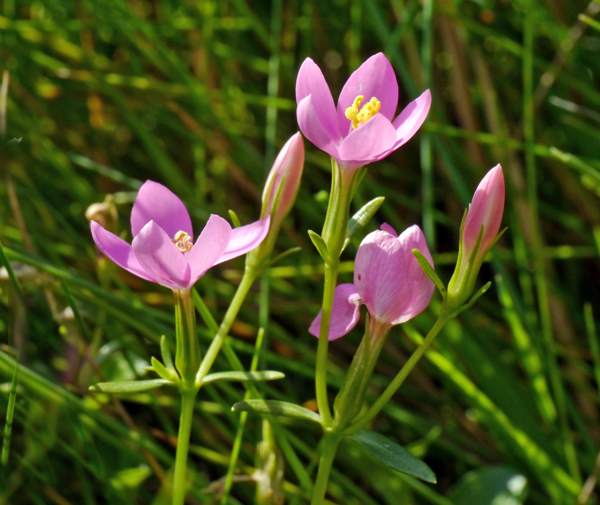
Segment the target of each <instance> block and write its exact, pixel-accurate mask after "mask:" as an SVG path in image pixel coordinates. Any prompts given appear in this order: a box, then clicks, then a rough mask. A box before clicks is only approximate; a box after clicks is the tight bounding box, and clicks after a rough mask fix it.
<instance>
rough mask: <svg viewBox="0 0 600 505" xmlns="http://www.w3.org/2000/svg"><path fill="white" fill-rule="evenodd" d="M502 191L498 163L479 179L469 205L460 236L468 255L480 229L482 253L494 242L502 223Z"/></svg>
mask: <svg viewBox="0 0 600 505" xmlns="http://www.w3.org/2000/svg"><path fill="white" fill-rule="evenodd" d="M504 193H505V188H504V174H503V173H502V166H501V165H499V164H498V165H496V166H495V167H494V168H492V169H491V170H490V171H489V172H488V173H487V174H486V175H485V177H484V178H483V179H481V182H480V183H479V186H477V189H476V190H475V194H474V195H473V200H472V201H471V204H470V205H469V210H468V211H467V217H466V218H465V224H464V229H463V237H462V245H463V246H464V251H465V254H467V255H468V254H469V252H470V251H471V250H472V249H473V247H475V244H476V243H477V238H478V237H479V233H480V232H481V231H483V234H482V236H481V245H480V249H481V251H482V252H483V254H485V252H487V251H488V249H489V248H490V246H491V245H492V244H493V243H494V240H495V239H496V235H498V232H499V231H500V224H501V223H502V214H503V212H504Z"/></svg>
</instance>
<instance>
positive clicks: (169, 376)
mask: <svg viewBox="0 0 600 505" xmlns="http://www.w3.org/2000/svg"><path fill="white" fill-rule="evenodd" d="M150 365H152V366H151V368H152V370H154V371H155V372H156V373H157V374H158V375H160V376H161V377H162V378H163V379H165V380H168V381H169V382H178V381H179V377H178V375H177V373H176V372H175V370H173V369H172V368H167V367H166V366H165V365H163V364H162V363H161V362H160V361H158V360H157V359H156V358H155V357H154V356H152V357H151V358H150Z"/></svg>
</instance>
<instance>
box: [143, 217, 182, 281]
mask: <svg viewBox="0 0 600 505" xmlns="http://www.w3.org/2000/svg"><path fill="white" fill-rule="evenodd" d="M131 247H132V248H133V252H134V253H135V256H136V258H137V259H138V261H139V262H140V264H141V265H142V267H144V269H145V270H146V271H147V272H150V273H151V274H152V275H153V276H154V277H155V278H156V279H157V280H156V282H158V283H159V284H162V285H163V286H166V287H169V288H173V289H183V288H187V287H188V284H189V280H190V266H189V264H188V262H187V260H186V258H185V256H184V255H183V253H181V251H179V249H177V247H175V244H173V241H172V240H171V237H169V235H167V234H166V232H165V231H164V230H163V229H162V228H161V227H160V226H159V225H158V224H157V223H156V222H154V221H149V222H148V223H146V225H145V226H144V227H143V228H142V229H141V230H140V232H139V233H138V234H137V235H136V236H135V238H134V239H133V242H132V244H131Z"/></svg>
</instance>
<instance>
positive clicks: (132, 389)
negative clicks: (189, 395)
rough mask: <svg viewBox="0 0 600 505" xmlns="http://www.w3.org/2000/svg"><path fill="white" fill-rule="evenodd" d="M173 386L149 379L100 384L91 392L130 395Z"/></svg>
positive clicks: (91, 388) (165, 381)
mask: <svg viewBox="0 0 600 505" xmlns="http://www.w3.org/2000/svg"><path fill="white" fill-rule="evenodd" d="M167 384H171V381H168V380H165V379H149V380H141V381H120V382H99V383H98V384H94V385H93V386H90V391H98V392H101V393H110V394H130V393H141V392H143V391H150V390H152V389H156V388H159V387H161V386H165V385H167Z"/></svg>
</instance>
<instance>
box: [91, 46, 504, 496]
mask: <svg viewBox="0 0 600 505" xmlns="http://www.w3.org/2000/svg"><path fill="white" fill-rule="evenodd" d="M296 100H297V120H298V125H299V128H300V131H301V132H302V134H303V135H304V136H305V137H306V138H308V139H309V140H310V141H311V142H312V143H313V144H314V145H315V146H317V147H318V148H319V149H321V150H323V151H324V152H325V153H327V154H328V155H329V156H330V157H331V158H332V189H331V193H330V196H329V205H328V208H327V213H326V215H325V219H324V224H323V230H322V232H321V234H320V235H319V234H317V233H316V232H313V231H310V232H309V233H310V236H311V239H312V241H313V243H314V244H315V246H316V248H317V250H318V252H319V254H320V256H321V258H322V259H323V269H324V283H323V300H322V304H321V311H320V312H319V314H318V315H317V317H316V318H315V319H314V320H313V322H312V324H311V325H310V327H309V332H310V333H311V334H312V335H314V336H315V337H318V339H319V340H318V348H317V357H316V371H315V392H316V399H317V405H318V410H319V413H318V414H316V413H314V412H310V411H307V410H306V409H304V408H303V407H300V406H298V405H292V406H289V404H288V405H287V406H282V404H283V403H285V402H278V403H277V405H276V408H275V407H273V408H275V410H277V411H281V412H282V413H283V414H282V415H290V416H292V417H294V416H298V417H300V418H302V419H304V420H306V419H309V420H311V421H315V419H316V422H318V423H320V424H321V425H322V427H323V432H324V434H325V435H324V440H323V444H322V452H323V453H325V452H326V451H327V450H330V451H331V452H332V453H333V455H332V454H329V455H327V454H325V456H326V457H323V456H324V454H322V459H321V462H320V464H319V470H318V475H317V479H316V481H315V486H314V490H313V501H312V503H313V504H322V503H324V501H323V500H324V496H325V493H326V486H327V479H328V476H329V472H330V466H331V464H332V463H333V456H334V455H335V450H336V448H337V444H338V443H339V440H340V439H341V438H342V437H343V436H346V435H347V434H348V433H349V432H350V433H354V432H357V431H358V430H360V429H362V428H364V426H365V425H367V424H368V423H369V422H370V420H371V419H373V417H374V416H375V415H376V414H377V413H378V412H379V411H380V409H381V408H382V407H383V406H384V405H385V403H386V402H387V401H389V400H390V399H391V397H392V396H393V395H394V393H395V392H396V391H397V390H398V388H399V387H400V386H401V384H402V383H403V381H404V380H405V379H406V376H407V375H408V374H409V373H410V371H411V370H412V368H413V367H414V366H415V365H416V363H417V362H418V360H419V359H420V358H421V357H422V356H423V354H424V353H425V352H426V350H427V349H428V347H429V346H430V345H431V343H432V342H433V339H434V338H435V337H436V335H437V334H438V333H439V332H440V330H441V328H442V327H443V325H444V324H445V322H446V321H447V320H448V319H450V318H452V317H455V316H456V315H457V314H458V313H460V311H461V310H464V309H465V308H466V307H468V306H470V305H471V304H472V303H473V302H474V301H475V300H476V299H477V297H478V296H479V295H480V294H481V293H482V292H483V291H484V289H485V287H484V288H483V289H481V290H480V291H479V292H477V293H476V294H475V295H473V291H474V287H475V284H476V280H477V276H478V273H479V269H480V267H481V264H482V262H483V261H484V258H485V256H486V254H487V253H488V251H489V250H490V249H491V248H492V246H493V245H494V243H495V242H496V241H497V239H498V237H499V231H500V224H501V221H502V214H503V210H504V199H505V187H504V176H503V172H502V167H501V166H500V165H497V166H495V167H494V168H492V169H491V170H490V171H489V172H488V173H487V175H486V176H485V177H484V178H483V180H482V181H481V183H480V184H479V186H478V187H477V190H476V191H475V194H474V196H473V200H472V202H471V204H470V206H469V208H468V210H467V212H466V214H465V217H464V219H463V222H462V224H461V227H460V240H459V254H458V259H457V262H456V266H455V270H454V273H453V275H452V278H451V279H450V282H449V284H448V287H447V288H446V287H445V286H444V283H443V282H442V281H441V279H440V278H439V277H438V274H437V273H436V271H435V270H434V262H433V258H432V255H431V253H430V252H429V249H428V246H427V242H426V239H425V235H424V234H423V232H422V231H421V229H420V228H419V227H418V226H417V225H413V226H410V227H408V228H407V229H405V230H404V231H403V232H402V233H400V234H398V233H396V231H395V230H394V228H392V227H391V226H390V225H388V224H383V225H382V226H381V227H380V229H378V230H375V231H372V232H371V233H368V234H367V235H366V236H365V237H364V239H363V240H362V242H361V243H360V245H359V247H358V250H357V253H356V257H355V263H354V276H353V281H352V283H341V284H338V282H337V281H338V272H339V268H338V267H339V258H340V256H341V254H342V253H343V251H344V249H345V247H346V245H347V244H348V242H349V239H350V231H349V229H350V227H349V218H348V214H349V209H350V206H351V202H352V197H353V195H354V192H355V190H356V187H357V185H358V184H359V183H360V181H361V179H362V177H361V176H360V174H364V172H365V170H362V168H363V167H365V166H367V165H369V164H371V163H373V162H376V161H379V160H382V159H384V158H386V157H387V156H389V155H390V154H392V153H393V152H394V151H395V150H397V149H398V148H400V147H401V146H403V145H404V144H406V143H407V142H408V141H409V140H410V139H411V138H412V137H413V136H414V135H415V134H416V133H417V131H418V130H419V129H420V127H421V126H422V124H423V123H424V121H425V119H426V118H427V116H428V114H429V110H430V107H431V93H430V92H429V90H425V91H424V92H423V93H422V94H421V95H420V96H418V97H417V98H415V99H414V100H413V101H411V102H410V103H409V104H408V105H407V106H406V107H405V108H404V109H403V110H402V111H401V112H400V113H399V114H397V107H398V83H397V81H396V77H395V74H394V70H393V68H392V66H391V64H390V62H389V61H388V60H387V58H386V57H385V56H384V55H383V54H382V53H377V54H375V55H373V56H371V57H370V58H368V59H367V60H366V61H365V62H364V63H363V64H362V65H361V66H360V67H359V68H358V69H357V70H356V71H354V72H353V73H352V75H351V76H350V77H349V78H348V80H347V81H346V83H345V84H344V85H343V87H342V90H341V93H340V95H339V98H338V100H337V104H335V103H334V100H333V97H332V94H331V92H330V90H329V87H328V85H327V83H326V81H325V77H324V76H323V73H322V72H321V70H320V68H319V67H318V66H317V65H316V64H315V63H314V61H313V60H311V59H310V58H307V59H306V60H305V61H304V62H303V63H302V65H301V67H300V69H299V72H298V76H297V80H296ZM303 166H304V144H303V140H302V136H301V134H300V133H296V134H294V135H292V137H290V139H289V140H288V141H287V142H286V143H285V145H284V146H283V148H282V149H281V151H280V152H279V154H278V156H277V158H276V160H275V162H274V163H273V166H272V168H271V171H270V173H269V175H268V177H267V180H266V183H265V186H264V190H263V195H262V209H261V215H260V218H259V219H258V220H257V221H254V222H252V223H250V224H247V225H245V226H238V227H232V226H231V225H230V224H229V223H228V222H227V221H226V220H225V219H223V218H222V217H220V216H218V215H216V214H211V215H210V217H209V218H208V220H207V222H206V224H205V225H204V227H203V228H202V230H201V231H200V233H199V234H198V236H197V238H194V236H195V235H194V229H193V227H192V221H191V218H190V215H189V213H188V211H187V209H186V207H185V205H184V204H183V203H182V201H181V200H180V199H179V198H178V197H177V196H176V195H175V194H174V193H172V192H171V191H170V190H169V189H167V188H166V187H164V186H163V185H161V184H159V183H157V182H153V181H146V182H145V183H144V184H143V185H142V186H141V188H140V189H139V191H138V194H137V197H136V199H135V203H134V205H133V208H132V210H131V218H130V221H131V235H132V237H133V238H132V241H131V244H129V243H127V242H126V241H124V240H123V239H121V238H120V237H118V236H117V235H115V234H114V233H112V232H110V231H109V230H108V229H106V227H110V226H109V223H110V224H113V225H114V224H115V223H116V216H113V218H112V219H102V222H103V224H104V225H105V226H106V227H105V226H103V224H101V223H100V222H97V221H95V220H93V221H92V222H91V224H90V227H91V233H92V237H93V239H94V242H95V243H96V245H97V247H98V249H99V250H100V251H101V252H102V253H103V254H104V255H106V256H107V257H108V258H110V259H111V260H112V261H113V262H114V263H116V264H117V265H119V266H120V267H122V268H124V269H125V270H127V271H128V272H130V273H132V274H134V275H136V276H138V277H141V278H142V279H145V280H148V281H150V282H154V283H157V284H160V285H162V286H165V287H167V288H170V289H171V290H173V291H174V293H175V300H176V332H175V341H176V354H175V362H173V360H172V359H171V356H170V351H169V349H168V342H167V338H166V337H164V338H163V341H162V342H161V354H162V356H163V362H164V363H163V362H160V361H159V360H157V359H155V358H152V361H151V363H152V367H151V369H152V370H154V371H155V372H156V373H157V374H158V375H160V376H161V378H162V379H159V380H154V381H146V383H144V384H141V385H140V384H139V383H138V384H134V385H129V386H127V387H129V388H130V389H129V390H130V391H134V390H136V391H139V390H142V389H140V388H149V387H159V386H160V385H162V384H166V383H170V384H174V385H176V386H178V387H179V388H180V392H181V398H182V415H181V422H180V431H179V434H178V448H177V450H178V454H177V457H176V468H175V471H174V485H173V488H174V495H173V504H174V505H182V504H183V503H184V501H185V489H186V487H185V484H186V477H185V468H186V455H187V450H188V442H189V437H190V427H191V415H192V413H193V411H194V409H193V402H194V398H195V395H196V394H197V392H198V390H199V389H200V387H202V385H203V384H206V383H209V382H211V381H215V380H219V379H221V380H271V379H273V378H281V377H282V376H283V374H280V373H279V372H263V373H262V374H261V372H219V373H218V374H212V377H211V376H210V374H209V372H210V369H211V366H212V365H213V363H214V362H215V359H216V357H217V354H218V352H219V350H220V348H221V346H222V344H223V341H224V339H225V338H226V336H227V334H228V332H229V330H230V328H231V325H232V324H233V322H234V321H235V318H236V316H237V313H238V311H239V309H240V306H241V304H242V302H243V300H244V298H245V297H246V296H247V294H248V292H249V290H250V288H251V286H252V284H253V282H254V281H255V280H256V279H257V277H258V276H259V275H260V273H261V272H262V271H263V270H264V267H265V266H266V265H268V264H270V263H269V258H270V256H271V253H272V252H273V249H274V245H275V240H276V238H277V235H278V233H279V229H280V227H281V224H282V221H283V219H284V218H285V216H286V215H287V214H288V213H289V212H290V210H291V208H292V206H293V204H294V201H295V199H296V195H297V193H298V188H299V185H300V180H301V177H302V171H303ZM379 200H382V199H379ZM92 210H93V209H92ZM92 210H90V213H89V215H90V217H91V219H99V220H100V218H99V217H98V216H101V215H102V214H101V213H100V212H99V211H98V209H96V210H95V211H93V212H92ZM361 210H362V209H361ZM375 211H376V209H375V210H373V212H371V210H370V209H367V210H365V211H364V212H360V211H359V213H358V214H359V218H357V219H358V221H361V224H362V225H363V226H364V225H366V222H368V220H369V219H370V218H371V217H372V214H373V213H374V212H375ZM246 253H250V254H248V256H247V258H246V268H245V271H244V276H243V278H242V280H241V282H240V284H239V286H238V289H237V291H236V294H235V295H234V297H233V299H232V301H231V303H230V306H229V308H228V310H227V313H226V315H225V317H224V319H223V322H222V323H221V326H220V327H219V329H218V331H217V333H216V335H215V337H214V339H213V341H212V342H211V345H210V347H209V349H208V350H207V352H206V354H205V355H204V356H202V357H201V356H200V354H201V352H200V346H199V343H198V341H197V337H198V335H197V331H196V322H195V309H194V306H193V303H192V301H191V300H192V299H191V292H190V289H191V288H192V286H193V285H194V284H195V283H196V282H197V281H198V279H200V278H201V277H202V276H203V275H204V274H205V273H206V272H207V271H208V270H209V269H210V268H212V267H213V266H215V265H218V264H220V263H223V262H225V261H228V260H230V259H233V258H236V257H238V256H242V255H244V254H246ZM436 287H437V288H438V290H439V291H440V293H441V295H442V304H441V309H440V311H439V312H440V314H439V315H438V319H437V322H436V323H435V324H434V326H433V327H432V329H431V330H430V332H429V333H428V334H427V336H426V337H425V338H424V339H423V342H422V343H421V344H420V345H419V346H418V348H417V349H416V350H415V352H414V354H413V355H412V356H411V357H410V358H409V359H408V360H407V361H406V363H405V364H404V365H403V367H402V368H401V369H400V370H399V372H398V374H397V375H396V376H395V377H394V378H393V379H392V380H391V381H390V383H389V385H388V386H387V387H386V389H385V390H384V391H383V392H382V393H381V395H380V396H379V398H378V399H377V400H376V401H375V402H374V403H373V404H372V405H371V406H370V407H369V406H367V405H366V396H367V395H366V391H367V384H368V382H369V379H370V377H371V374H372V373H373V370H374V367H375V364H376V361H377V359H378V356H379V354H380V352H381V350H382V348H383V346H384V344H385V338H384V337H385V336H386V335H387V334H388V332H389V331H390V329H391V328H392V327H393V326H395V325H399V324H401V323H405V322H407V321H409V320H411V319H413V318H415V317H416V316H418V315H419V314H421V313H422V312H423V311H424V310H425V309H426V308H427V307H428V305H429V304H430V301H431V299H432V296H433V294H434V291H435V289H436ZM363 305H364V306H365V307H366V309H367V312H368V318H367V324H366V325H365V328H366V330H365V334H364V336H363V339H362V341H361V343H360V345H359V347H358V348H357V350H356V352H355V354H354V357H353V360H352V363H351V365H350V367H349V368H348V371H347V374H346V379H345V380H344V383H343V385H342V387H341V389H340V391H339V393H338V395H337V397H336V400H335V402H334V409H333V412H332V410H331V409H330V405H329V401H328V384H327V346H328V345H329V344H328V343H329V341H333V340H336V339H339V338H341V337H343V336H344V335H347V334H348V333H349V332H350V331H351V330H352V329H353V328H354V327H355V326H356V325H357V324H358V322H359V320H360V312H361V306H363ZM215 376H217V378H215ZM141 382H144V381H141ZM148 383H150V384H148ZM107 384H108V383H107ZM115 390H117V391H123V386H119V387H117V388H115ZM256 401H259V402H260V401H263V400H256ZM263 402H264V403H263V404H261V405H262V407H261V408H262V410H261V411H260V410H259V413H262V414H266V415H268V414H272V412H274V410H273V409H272V408H270V407H269V404H268V403H266V401H263ZM242 403H243V402H242ZM265 405H266V407H265ZM271 406H272V405H271ZM234 407H235V406H234ZM348 430H349V431H348ZM266 432H268V430H266ZM273 443H274V442H273ZM273 443H268V444H267V443H265V444H263V446H262V447H263V449H264V448H265V447H267V448H269V449H268V450H269V451H272V452H273V454H272V455H273V458H270V459H269V461H279V460H278V459H277V458H275V456H274V455H275V452H276V448H274V447H273ZM264 450H267V449H264ZM267 455H268V454H267ZM403 457H404V456H403ZM282 471H283V470H281V472H282ZM281 472H280V469H279V467H277V472H271V474H272V475H271V474H269V479H266V480H265V482H267V483H269V485H271V484H270V483H271V482H279V483H280V482H281V481H282V478H283V474H282V473H281ZM271 477H273V479H271ZM273 485H275V484H273ZM277 485H278V484H277ZM270 491H272V490H267V493H266V495H268V494H269V492H270ZM263 494H264V493H263ZM259 502H261V503H262V501H260V500H259Z"/></svg>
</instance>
